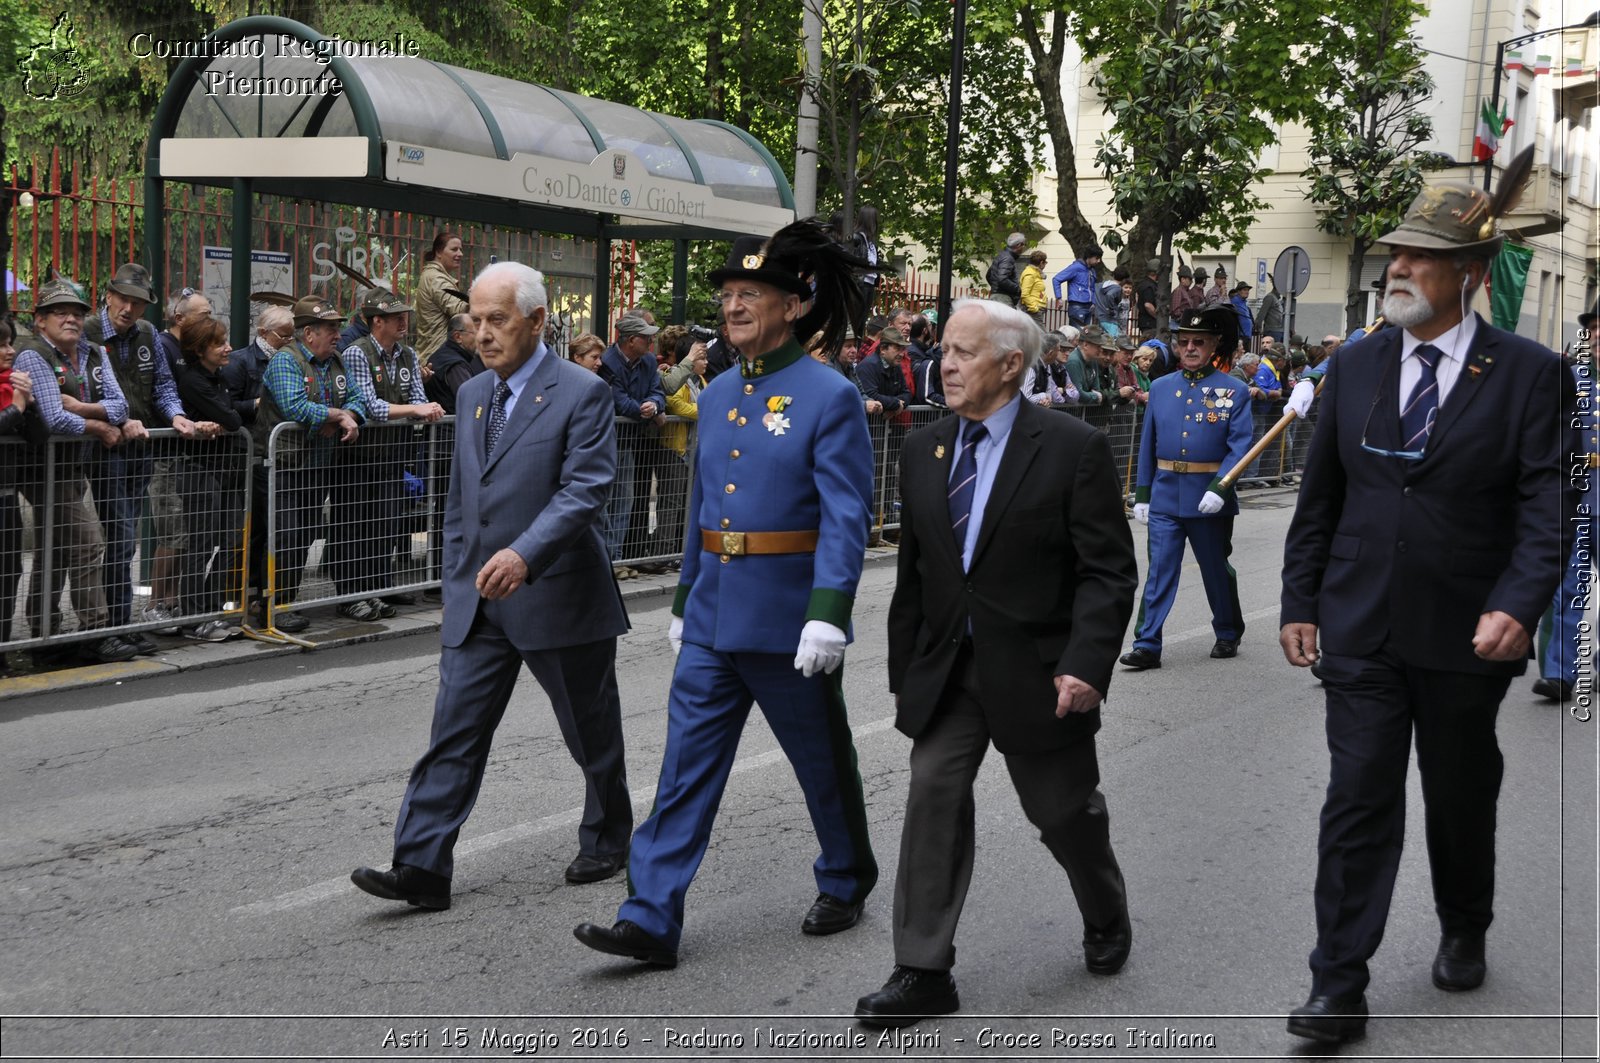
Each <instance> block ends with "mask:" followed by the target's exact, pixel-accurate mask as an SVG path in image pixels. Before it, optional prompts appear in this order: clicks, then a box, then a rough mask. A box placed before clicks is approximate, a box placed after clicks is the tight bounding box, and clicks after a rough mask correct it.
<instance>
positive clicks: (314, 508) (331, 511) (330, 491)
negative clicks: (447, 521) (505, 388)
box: [253, 417, 455, 644]
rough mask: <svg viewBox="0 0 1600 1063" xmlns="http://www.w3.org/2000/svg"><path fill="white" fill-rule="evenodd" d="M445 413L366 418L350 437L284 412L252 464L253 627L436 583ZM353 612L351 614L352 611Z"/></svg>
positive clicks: (271, 633) (448, 423) (444, 482)
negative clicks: (255, 527)
mask: <svg viewBox="0 0 1600 1063" xmlns="http://www.w3.org/2000/svg"><path fill="white" fill-rule="evenodd" d="M454 446H455V418H454V417H445V418H443V419H442V420H439V421H436V422H434V423H432V424H423V423H419V422H415V421H400V422H395V423H376V422H368V423H367V424H364V425H362V426H361V430H360V433H359V435H358V436H357V438H356V439H355V440H354V441H353V442H350V443H344V442H341V441H339V439H338V438H337V437H336V436H326V435H323V434H322V432H321V431H320V430H319V431H315V432H309V433H308V432H307V431H306V428H305V426H303V425H300V424H296V423H293V422H289V421H285V422H283V423H282V424H279V425H277V426H276V427H274V428H273V430H272V434H271V436H270V437H269V438H268V441H267V456H266V464H265V465H264V467H263V469H262V476H263V478H264V483H265V492H264V494H262V495H258V496H257V497H258V500H260V501H263V502H264V505H265V513H266V522H267V523H266V538H265V542H264V544H263V548H262V555H263V556H262V558H261V562H262V564H261V569H260V570H259V571H260V572H262V573H263V575H262V576H261V577H260V578H261V579H263V580H264V582H263V583H262V585H263V586H264V587H265V592H264V593H263V595H262V597H263V599H264V604H265V608H264V615H263V617H262V619H263V621H264V624H263V628H264V630H263V629H253V633H260V634H265V635H266V636H267V637H269V638H274V639H282V640H287V641H290V642H297V643H302V644H307V643H305V640H302V639H297V638H295V637H293V636H292V635H289V634H287V633H285V632H284V631H283V630H282V629H281V628H280V627H279V626H278V624H277V620H278V618H280V617H281V616H282V615H283V614H285V613H292V612H298V611H300V610H304V609H310V608H315V607H318V606H326V605H335V606H346V605H348V606H355V605H357V603H367V602H371V601H372V600H373V599H379V598H383V597H385V596H390V595H396V594H409V593H414V592H417V591H422V590H426V589H428V588H431V587H437V586H439V582H440V572H441V569H440V549H441V545H442V536H443V526H444V508H445V495H446V493H447V491H448V489H449V484H450V461H451V454H452V450H453V448H454ZM354 619H361V618H360V617H354Z"/></svg>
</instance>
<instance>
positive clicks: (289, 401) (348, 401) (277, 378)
mask: <svg viewBox="0 0 1600 1063" xmlns="http://www.w3.org/2000/svg"><path fill="white" fill-rule="evenodd" d="M296 347H299V348H300V352H301V353H302V354H303V355H304V356H305V357H306V359H307V360H308V361H309V362H310V363H311V373H312V375H311V377H309V378H307V377H305V376H302V375H301V372H300V362H299V360H298V359H297V358H295V356H294V353H293V352H294V348H296ZM347 368H348V367H347ZM334 372H335V367H334V364H333V359H331V358H329V359H327V360H326V361H321V362H319V361H317V359H316V358H315V357H314V356H312V354H311V352H310V351H307V350H306V349H305V348H304V347H302V346H301V345H300V344H299V343H298V342H296V343H294V344H292V345H291V346H288V347H284V348H283V349H282V350H280V351H279V352H278V353H277V354H275V355H273V356H272V361H270V362H268V363H267V372H266V375H265V376H263V377H262V379H261V385H262V387H264V388H266V389H267V390H268V391H270V392H272V398H273V401H274V402H276V403H277V404H278V409H280V410H282V411H283V416H284V419H285V420H289V421H297V422H299V423H300V424H303V425H306V426H307V427H309V428H317V427H320V426H321V425H322V423H323V422H324V421H326V420H327V419H328V410H329V409H330V408H332V403H333V398H334V395H335V391H334V386H333V377H334ZM313 395H314V396H315V398H313V397H312V396H313ZM344 408H345V409H347V410H349V411H350V412H351V413H353V414H355V415H356V420H357V421H365V420H366V418H367V407H366V403H365V402H364V401H363V399H362V397H361V392H360V391H359V390H358V389H356V388H354V387H349V386H348V382H347V387H346V390H345V403H344Z"/></svg>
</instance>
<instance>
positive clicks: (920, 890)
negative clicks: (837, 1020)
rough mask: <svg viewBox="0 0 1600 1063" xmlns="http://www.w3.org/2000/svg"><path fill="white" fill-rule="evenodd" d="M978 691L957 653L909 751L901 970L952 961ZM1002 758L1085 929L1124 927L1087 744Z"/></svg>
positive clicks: (899, 902) (982, 745) (977, 742)
mask: <svg viewBox="0 0 1600 1063" xmlns="http://www.w3.org/2000/svg"><path fill="white" fill-rule="evenodd" d="M975 688H976V683H975V682H974V677H973V675H972V671H971V660H970V656H969V655H968V654H967V653H963V654H962V657H961V659H959V660H958V661H957V664H956V667H955V669H954V670H953V672H952V675H951V680H950V684H949V686H947V687H946V689H945V692H944V696H943V698H942V699H941V701H940V705H939V708H938V710H937V712H936V713H935V715H934V719H933V722H932V724H931V725H930V726H929V728H928V730H926V731H924V732H923V733H922V734H921V735H919V736H918V737H917V739H916V741H915V743H914V744H913V745H912V747H911V794H910V797H909V798H908V799H907V801H906V815H905V823H904V825H903V827H902V828H901V834H900V867H899V872H898V874H897V877H896V881H895V889H894V958H895V963H897V964H902V965H905V966H908V967H922V968H926V969H929V970H936V971H947V970H949V969H950V968H951V967H953V966H954V965H955V958H956V950H955V936H956V924H957V923H958V922H959V921H960V919H961V908H962V905H963V904H964V902H965V901H966V897H967V887H968V886H969V885H970V883H971V881H972V863H973V854H974V850H975V848H976V844H975V842H976V839H975V826H974V819H975V815H974V809H975V805H974V801H973V796H972V783H973V780H974V779H975V778H976V777H977V775H978V768H979V767H980V766H981V765H982V764H983V757H984V754H985V753H986V752H988V749H989V725H988V722H987V721H986V720H985V719H984V715H983V707H982V705H981V704H980V703H979V702H978V700H977V697H976V689H975ZM1041 711H1050V710H1048V709H1041ZM1005 759H1006V769H1007V770H1008V771H1009V772H1010V773H1011V782H1012V785H1013V786H1015V787H1016V791H1017V797H1018V798H1019V799H1020V800H1021V802H1022V810H1023V812H1024V814H1026V815H1027V817H1028V821H1029V822H1030V823H1032V824H1033V825H1034V826H1035V827H1037V828H1038V829H1039V838H1040V840H1041V841H1043V842H1044V844H1045V846H1046V847H1047V848H1048V849H1049V850H1050V852H1051V854H1052V855H1054V856H1055V858H1056V862H1057V863H1059V864H1060V865H1061V866H1062V868H1063V869H1064V870H1065V871H1066V873H1067V880H1068V881H1069V882H1070V883H1071V885H1072V893H1073V896H1074V897H1075V898H1076V900H1077V902H1078V910H1079V912H1080V913H1081V914H1082V916H1083V922H1084V927H1085V929H1086V930H1093V931H1097V932H1102V933H1109V932H1114V931H1116V930H1118V929H1120V928H1121V927H1123V926H1126V925H1127V921H1128V905H1127V891H1126V888H1125V886H1124V884H1123V881H1122V870H1121V869H1120V868H1119V867H1118V866H1117V858H1116V855H1115V854H1114V853H1113V852H1112V851H1111V830H1110V821H1109V819H1108V817H1107V815H1106V803H1105V797H1104V796H1102V795H1101V793H1100V791H1099V789H1098V786H1099V783H1100V768H1099V764H1098V763H1097V761H1096V759H1095V751H1094V739H1092V738H1086V739H1084V740H1083V741H1081V742H1074V743H1073V744H1072V745H1069V746H1067V747H1066V748H1064V749H1052V750H1045V751H1043V752H1039V753H1029V754H1006V755H1005Z"/></svg>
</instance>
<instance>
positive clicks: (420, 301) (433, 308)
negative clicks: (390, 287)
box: [413, 261, 467, 361]
mask: <svg viewBox="0 0 1600 1063" xmlns="http://www.w3.org/2000/svg"><path fill="white" fill-rule="evenodd" d="M446 288H454V289H456V290H457V291H465V290H466V289H465V288H463V287H462V286H461V282H460V281H458V280H456V279H455V278H454V277H452V276H450V274H449V273H447V272H445V268H444V267H443V266H441V265H440V264H439V263H438V262H437V261H430V262H428V264H427V265H425V266H423V267H422V276H420V277H418V278H417V289H416V291H415V292H414V293H413V298H414V299H415V305H416V308H417V353H418V354H419V355H421V356H422V360H423V361H427V360H428V359H429V358H431V357H433V352H434V351H437V350H438V349H439V348H440V347H443V346H444V341H445V340H447V339H449V338H450V319H451V318H452V317H455V316H456V315H457V314H464V313H466V312H467V304H466V303H464V302H462V301H461V300H460V299H457V298H456V297H455V296H453V295H450V294H449V293H448V292H446V291H445V289H446Z"/></svg>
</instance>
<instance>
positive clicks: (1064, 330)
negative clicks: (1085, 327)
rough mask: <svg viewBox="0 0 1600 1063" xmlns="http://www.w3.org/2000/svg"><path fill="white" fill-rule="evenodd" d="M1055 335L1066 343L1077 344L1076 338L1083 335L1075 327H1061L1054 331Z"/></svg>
mask: <svg viewBox="0 0 1600 1063" xmlns="http://www.w3.org/2000/svg"><path fill="white" fill-rule="evenodd" d="M1056 334H1057V335H1059V336H1060V337H1061V338H1062V339H1064V340H1066V341H1067V342H1068V343H1077V342H1078V337H1079V336H1082V335H1083V333H1082V332H1080V331H1079V330H1078V327H1077V326H1076V325H1063V326H1061V327H1060V328H1059V329H1057V330H1056Z"/></svg>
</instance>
